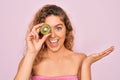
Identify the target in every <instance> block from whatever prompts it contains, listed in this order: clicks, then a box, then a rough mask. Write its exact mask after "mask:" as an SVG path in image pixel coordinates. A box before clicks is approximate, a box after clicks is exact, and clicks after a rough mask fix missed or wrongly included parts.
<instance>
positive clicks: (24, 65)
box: [14, 53, 36, 80]
mask: <svg viewBox="0 0 120 80" xmlns="http://www.w3.org/2000/svg"><path fill="white" fill-rule="evenodd" d="M35 57H36V56H35V55H34V54H28V53H26V55H25V56H24V57H23V58H22V60H21V62H20V64H19V68H18V72H17V74H16V76H15V78H14V80H30V76H31V71H32V66H33V63H34V60H35Z"/></svg>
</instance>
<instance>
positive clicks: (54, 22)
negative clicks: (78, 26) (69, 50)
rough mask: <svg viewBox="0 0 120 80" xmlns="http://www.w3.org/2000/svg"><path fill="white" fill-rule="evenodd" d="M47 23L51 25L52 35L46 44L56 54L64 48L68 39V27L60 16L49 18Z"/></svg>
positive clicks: (46, 20)
mask: <svg viewBox="0 0 120 80" xmlns="http://www.w3.org/2000/svg"><path fill="white" fill-rule="evenodd" d="M45 23H47V24H48V25H50V28H51V35H50V36H49V37H48V38H47V39H46V41H45V44H46V45H47V48H48V50H50V51H52V52H56V51H58V50H60V49H62V48H64V41H65V37H66V27H65V25H64V23H63V22H62V21H61V20H60V17H59V16H54V15H51V16H48V17H47V18H46V19H45Z"/></svg>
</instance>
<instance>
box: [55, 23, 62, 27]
mask: <svg viewBox="0 0 120 80" xmlns="http://www.w3.org/2000/svg"><path fill="white" fill-rule="evenodd" d="M59 25H61V26H63V24H61V23H59V24H57V25H55V27H57V26H59Z"/></svg>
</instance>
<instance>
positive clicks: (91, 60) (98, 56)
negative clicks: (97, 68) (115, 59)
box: [84, 46, 114, 65]
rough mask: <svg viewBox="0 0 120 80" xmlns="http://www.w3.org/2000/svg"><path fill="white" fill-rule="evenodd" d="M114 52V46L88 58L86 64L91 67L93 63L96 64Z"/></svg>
mask: <svg viewBox="0 0 120 80" xmlns="http://www.w3.org/2000/svg"><path fill="white" fill-rule="evenodd" d="M113 50H114V46H112V47H110V48H108V49H106V50H104V51H103V52H100V53H97V54H92V55H90V56H87V57H86V58H85V60H84V63H85V64H88V65H91V64H92V63H94V62H96V61H98V60H100V59H101V58H103V57H105V56H107V55H109V54H110V53H111V52H112V51H113Z"/></svg>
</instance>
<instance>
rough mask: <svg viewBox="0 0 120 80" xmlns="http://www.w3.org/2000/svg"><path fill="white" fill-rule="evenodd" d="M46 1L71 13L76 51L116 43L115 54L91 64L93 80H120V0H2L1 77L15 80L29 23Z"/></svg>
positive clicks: (0, 22)
mask: <svg viewBox="0 0 120 80" xmlns="http://www.w3.org/2000/svg"><path fill="white" fill-rule="evenodd" d="M47 3H52V4H57V5H59V6H61V7H62V8H64V10H65V11H66V12H67V13H68V15H69V17H70V19H71V21H72V24H73V26H74V34H75V45H74V50H75V51H76V52H84V53H86V54H87V55H89V54H92V53H97V52H101V51H103V50H104V49H106V48H108V47H110V46H112V45H114V46H115V51H114V52H112V54H110V55H109V56H107V57H105V58H103V59H101V60H100V61H98V62H96V63H94V64H93V65H92V80H120V0H19V1H18V0H0V54H1V56H0V63H1V64H0V80H13V78H14V76H15V74H16V71H17V67H18V63H19V61H20V59H21V57H22V56H23V52H24V45H25V34H26V30H27V27H28V24H29V23H30V21H31V19H32V17H33V15H34V13H35V12H36V11H37V10H38V9H39V8H40V7H41V6H43V5H44V4H47Z"/></svg>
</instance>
